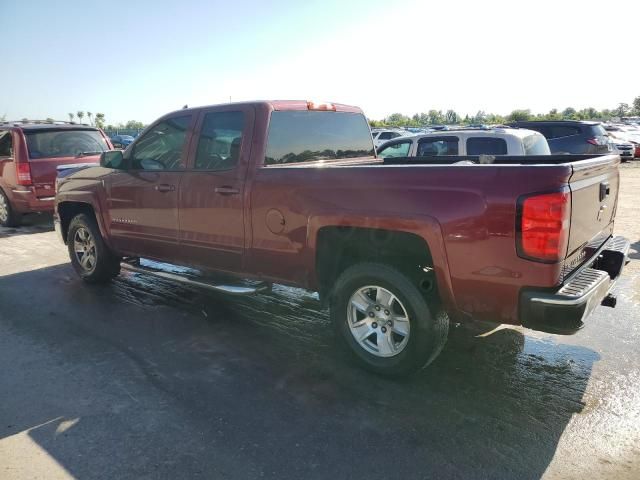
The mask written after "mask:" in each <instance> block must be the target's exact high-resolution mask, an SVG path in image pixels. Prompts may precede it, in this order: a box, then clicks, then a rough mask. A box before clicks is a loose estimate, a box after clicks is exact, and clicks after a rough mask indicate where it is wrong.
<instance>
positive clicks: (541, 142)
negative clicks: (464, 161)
mask: <svg viewBox="0 0 640 480" xmlns="http://www.w3.org/2000/svg"><path fill="white" fill-rule="evenodd" d="M550 154H551V152H550V150H549V145H548V144H547V140H546V139H545V138H544V136H543V135H541V134H540V133H538V132H535V131H533V130H525V129H517V128H489V129H482V130H480V129H469V130H462V129H461V130H451V131H440V132H430V133H425V134H422V135H412V136H409V137H400V138H396V139H394V140H391V141H389V142H386V143H385V144H383V145H381V146H380V148H379V149H378V155H379V156H380V157H382V158H392V157H427V156H441V155H459V156H467V155H468V156H475V155H550Z"/></svg>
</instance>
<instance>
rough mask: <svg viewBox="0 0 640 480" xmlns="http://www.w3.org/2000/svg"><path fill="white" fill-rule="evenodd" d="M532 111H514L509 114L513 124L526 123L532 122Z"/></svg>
mask: <svg viewBox="0 0 640 480" xmlns="http://www.w3.org/2000/svg"><path fill="white" fill-rule="evenodd" d="M531 117H532V115H531V110H529V109H526V110H514V111H512V112H511V113H510V114H509V117H508V118H509V120H510V121H512V122H525V121H527V120H531Z"/></svg>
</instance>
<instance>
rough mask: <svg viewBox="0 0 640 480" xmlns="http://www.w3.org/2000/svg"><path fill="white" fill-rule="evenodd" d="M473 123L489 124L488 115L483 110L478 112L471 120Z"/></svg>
mask: <svg viewBox="0 0 640 480" xmlns="http://www.w3.org/2000/svg"><path fill="white" fill-rule="evenodd" d="M471 120H472V121H473V123H486V122H487V114H486V113H484V111H483V110H478V113H476V114H475V116H474V117H473V118H472V119H471Z"/></svg>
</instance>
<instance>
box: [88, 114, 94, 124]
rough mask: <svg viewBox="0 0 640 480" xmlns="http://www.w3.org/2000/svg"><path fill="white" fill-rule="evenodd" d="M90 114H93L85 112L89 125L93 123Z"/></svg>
mask: <svg viewBox="0 0 640 480" xmlns="http://www.w3.org/2000/svg"><path fill="white" fill-rule="evenodd" d="M92 116H93V113H91V112H87V118H88V119H89V125H93V119H92V118H91V117H92Z"/></svg>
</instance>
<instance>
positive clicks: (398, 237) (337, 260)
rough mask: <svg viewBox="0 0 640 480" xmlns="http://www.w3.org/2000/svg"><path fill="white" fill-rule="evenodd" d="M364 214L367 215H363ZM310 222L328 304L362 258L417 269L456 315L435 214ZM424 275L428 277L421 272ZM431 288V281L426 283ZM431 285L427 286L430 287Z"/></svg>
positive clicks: (323, 296)
mask: <svg viewBox="0 0 640 480" xmlns="http://www.w3.org/2000/svg"><path fill="white" fill-rule="evenodd" d="M359 218H360V219H363V218H364V217H359ZM345 220H347V219H344V218H343V219H342V220H341V221H336V222H335V223H333V224H331V223H324V224H323V225H318V226H317V228H314V225H313V223H311V224H310V234H311V233H313V235H312V237H311V238H312V242H310V243H311V244H310V246H311V247H312V248H311V250H315V258H314V259H313V260H314V263H315V283H316V285H315V287H316V289H317V290H318V292H319V293H320V298H321V301H322V302H323V303H324V302H326V300H327V297H328V296H329V294H330V292H331V290H332V286H333V283H334V282H335V279H336V278H337V277H338V276H339V275H340V273H341V272H343V271H344V270H345V269H346V268H348V267H349V266H351V265H353V264H355V263H358V262H364V261H366V262H380V263H386V264H390V265H393V266H396V267H399V268H400V269H401V270H404V271H407V270H406V269H407V268H409V269H411V272H410V273H412V277H413V278H414V279H415V280H416V281H418V282H421V281H422V279H427V278H428V279H429V280H430V281H431V282H432V286H431V287H432V288H433V289H434V291H437V294H438V296H439V297H440V300H441V301H442V304H443V306H444V308H445V309H446V310H447V312H449V313H450V315H453V314H455V312H456V311H457V309H456V304H455V299H454V296H453V291H452V288H451V277H450V274H449V267H448V262H447V256H446V251H445V248H444V239H443V237H442V233H441V229H440V225H439V224H438V223H437V222H436V221H435V220H433V219H430V218H429V219H423V218H421V219H418V220H416V219H402V218H398V217H395V218H393V219H389V220H388V221H384V220H379V221H376V222H373V223H372V222H363V221H362V220H361V221H359V222H349V221H348V220H347V221H345ZM423 274H424V278H423V277H421V276H420V275H423ZM425 287H426V286H425ZM428 290H429V289H428V288H425V291H428Z"/></svg>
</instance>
